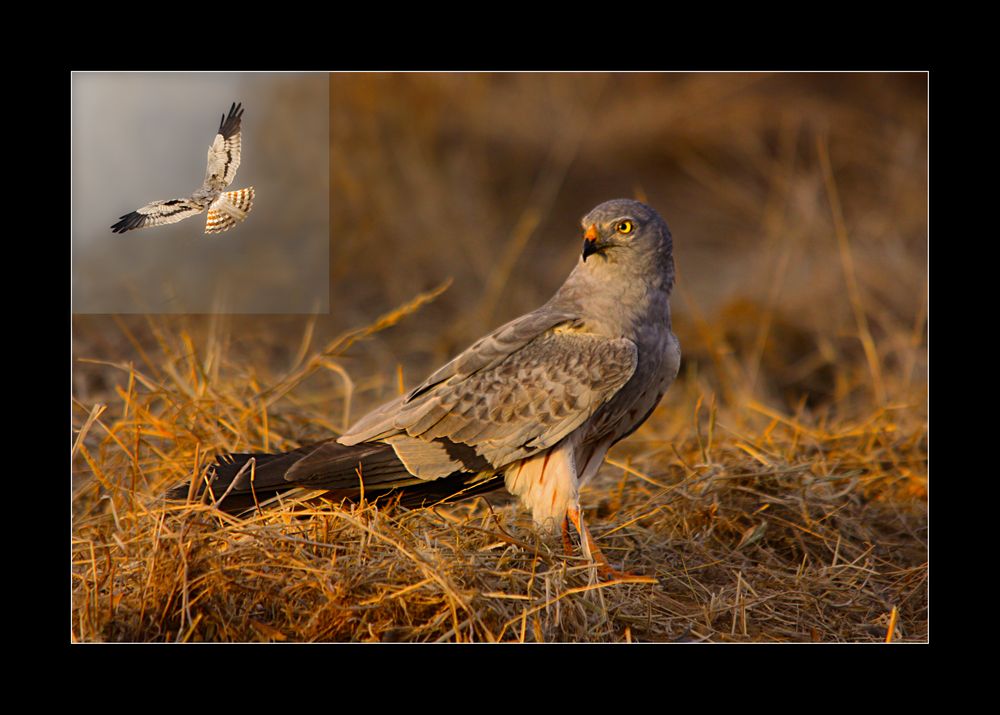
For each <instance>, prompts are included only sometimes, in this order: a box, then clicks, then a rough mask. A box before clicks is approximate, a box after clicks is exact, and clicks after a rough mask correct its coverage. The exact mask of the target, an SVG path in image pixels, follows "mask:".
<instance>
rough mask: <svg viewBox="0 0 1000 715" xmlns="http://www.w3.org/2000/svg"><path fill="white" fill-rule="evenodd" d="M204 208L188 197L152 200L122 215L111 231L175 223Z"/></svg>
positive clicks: (119, 231)
mask: <svg viewBox="0 0 1000 715" xmlns="http://www.w3.org/2000/svg"><path fill="white" fill-rule="evenodd" d="M204 210H205V207H204V206H203V205H201V204H198V203H195V202H194V201H191V200H190V199H170V200H169V201H154V202H153V203H151V204H146V205H145V206H143V207H142V208H141V209H136V210H135V211H133V212H131V213H127V214H125V215H124V216H122V217H121V218H120V219H119V220H118V223H115V224H113V225H112V226H111V232H112V233H125V232H126V231H131V230H133V229H136V228H145V227H146V226H159V225H160V224H164V223H177V222H178V221H183V220H184V219H186V218H188V217H190V216H195V215H197V214H200V213H201V212H202V211H204Z"/></svg>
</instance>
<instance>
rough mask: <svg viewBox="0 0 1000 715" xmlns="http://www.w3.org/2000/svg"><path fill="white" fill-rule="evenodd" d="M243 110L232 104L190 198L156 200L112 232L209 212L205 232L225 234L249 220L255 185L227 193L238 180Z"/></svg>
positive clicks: (171, 221) (126, 215)
mask: <svg viewBox="0 0 1000 715" xmlns="http://www.w3.org/2000/svg"><path fill="white" fill-rule="evenodd" d="M242 118H243V107H242V105H240V104H237V103H235V102H234V103H233V105H232V106H231V107H230V108H229V114H228V115H227V114H223V115H222V119H221V120H220V121H219V131H218V133H217V134H216V135H215V139H214V140H213V141H212V145H211V146H210V147H209V148H208V157H207V166H206V169H205V180H204V182H203V183H202V185H201V187H200V188H199V189H197V190H196V191H195V192H194V193H192V194H191V196H189V197H188V198H183V199H169V200H167V201H153V202H151V203H148V204H146V205H145V206H143V207H141V208H138V209H136V210H135V211H132V212H130V213H127V214H125V215H123V216H121V217H120V218H119V220H118V222H117V223H115V224H113V225H112V226H111V232H112V233H125V232H126V231H132V230H134V229H138V228H146V227H148V226H160V225H163V224H167V223H176V222H178V221H182V220H184V219H186V218H189V217H191V216H196V215H197V214H200V213H202V212H204V211H206V210H207V211H208V216H207V220H206V223H205V233H218V232H221V231H226V230H228V229H229V228H231V227H232V226H235V225H236V223H237V222H239V221H242V220H243V219H245V218H246V215H247V214H248V213H249V212H250V209H251V208H252V207H253V198H254V190H253V187H252V186H249V187H247V188H245V189H238V190H236V191H225V189H226V187H228V186H229V185H230V184H232V183H233V179H235V178H236V170H237V169H238V168H239V166H240V155H241V153H242V139H241V137H242Z"/></svg>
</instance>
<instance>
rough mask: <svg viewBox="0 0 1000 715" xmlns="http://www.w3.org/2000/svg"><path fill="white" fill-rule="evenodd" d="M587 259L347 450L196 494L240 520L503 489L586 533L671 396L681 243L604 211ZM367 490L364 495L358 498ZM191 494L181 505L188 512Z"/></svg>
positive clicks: (619, 203)
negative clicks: (262, 511)
mask: <svg viewBox="0 0 1000 715" xmlns="http://www.w3.org/2000/svg"><path fill="white" fill-rule="evenodd" d="M582 228H583V239H584V240H583V249H582V251H581V255H580V258H579V259H578V261H577V263H576V267H575V268H574V269H573V271H572V272H571V273H570V275H569V277H568V278H567V279H566V281H565V283H563V285H562V286H561V287H560V288H559V289H558V290H557V291H556V293H555V295H554V296H552V298H551V299H550V300H549V301H548V302H547V303H545V305H543V306H541V307H540V308H538V309H537V310H534V311H532V312H530V313H528V314H526V315H523V316H521V317H520V318H517V319H515V320H512V321H511V322H509V323H507V324H506V325H503V326H501V327H499V328H497V329H496V330H494V331H493V332H492V333H490V334H489V335H486V336H485V337H483V338H481V339H480V340H478V341H476V342H475V343H473V344H472V346H471V347H469V348H468V349H467V350H465V351H464V352H462V353H461V354H460V355H458V356H457V357H456V358H455V359H453V360H452V361H451V362H449V363H447V364H445V365H444V366H443V367H441V368H439V369H438V370H436V371H435V372H434V373H433V374H431V375H430V377H428V378H427V379H426V380H424V382H422V383H421V384H420V385H418V386H417V387H416V388H414V389H412V390H410V391H409V392H408V393H406V394H405V395H401V396H399V397H397V398H396V399H394V400H392V401H390V402H388V403H386V404H384V405H382V406H381V407H379V408H377V409H375V410H374V411H372V412H369V413H368V414H367V415H365V416H364V417H362V418H361V419H360V420H359V421H357V422H356V423H355V424H354V425H353V426H351V427H350V428H349V429H348V430H347V432H345V433H344V434H342V435H341V436H340V437H339V438H336V439H329V440H326V441H322V442H319V443H315V444H311V445H307V446H303V447H300V448H298V449H295V450H292V451H290V452H285V453H282V454H232V455H227V456H225V457H220V458H219V459H218V460H217V462H216V464H215V465H213V467H212V469H211V470H210V471H209V472H208V475H207V477H206V479H205V480H204V483H202V484H199V485H196V487H197V489H196V491H197V493H199V494H200V495H204V494H208V495H209V498H210V499H211V500H212V501H213V502H214V503H215V504H216V505H217V506H218V507H219V508H221V509H223V510H225V511H228V512H232V513H239V512H242V511H246V510H249V509H253V508H254V506H255V505H259V504H260V502H261V501H263V500H265V499H267V498H270V497H273V496H275V495H278V494H281V493H282V492H284V491H287V490H289V489H291V488H293V487H305V488H308V489H317V490H324V491H327V492H328V493H329V494H330V496H333V497H334V498H342V497H348V498H350V497H357V496H358V495H359V493H360V487H362V486H363V489H364V495H365V497H366V498H367V499H369V500H372V499H374V498H376V497H377V496H380V495H386V494H390V493H391V494H392V495H397V494H398V495H400V502H401V503H402V504H404V505H407V506H419V505H421V504H427V503H433V502H434V501H438V500H442V499H449V500H450V499H452V498H455V497H456V495H458V498H464V497H468V496H473V495H475V494H480V493H482V492H485V491H490V490H492V489H495V488H497V487H499V486H502V485H505V486H506V488H507V489H508V490H509V491H510V492H511V493H513V494H515V495H517V496H518V497H519V498H520V501H521V503H522V504H523V505H524V506H525V507H527V508H528V509H530V510H531V513H532V517H533V520H534V522H535V524H536V525H537V526H538V527H540V528H542V529H546V530H552V531H555V529H558V528H559V527H560V526H561V528H562V534H563V540H564V546H565V547H566V549H567V550H569V549H570V548H571V547H570V545H569V544H570V542H569V539H568V533H569V531H568V525H569V524H570V523H571V524H572V525H573V526H574V528H575V529H576V530H577V532H578V533H579V535H580V542H581V545H582V547H583V550H584V552H585V553H586V554H587V555H588V557H590V558H591V560H592V561H595V562H596V565H597V566H598V567H599V572H600V573H601V575H603V576H606V575H608V574H611V575H617V574H618V572H617V571H615V569H613V568H611V566H610V565H609V564H608V562H607V560H606V559H605V558H604V556H603V555H602V554H601V552H600V549H599V548H598V547H597V545H596V544H594V543H593V540H592V538H591V536H590V534H589V531H588V530H587V528H586V525H585V524H584V522H583V517H582V513H581V510H580V500H579V491H580V488H581V486H583V485H584V484H585V483H586V482H587V481H588V480H590V479H591V478H593V477H594V475H595V474H596V473H597V471H598V469H599V468H600V466H601V464H602V462H603V461H604V456H605V454H606V453H607V451H608V449H609V448H610V447H611V446H612V445H613V444H615V443H616V442H618V441H620V440H622V439H624V438H625V437H627V436H629V435H630V434H632V433H633V432H634V431H635V430H636V429H638V428H639V426H640V425H641V424H642V423H643V422H645V421H646V419H647V418H648V417H649V415H650V414H651V413H652V412H653V409H654V408H655V407H656V405H657V404H658V403H659V401H660V398H662V397H663V394H664V392H665V391H666V390H667V388H668V387H669V386H670V384H671V383H672V382H673V380H674V378H675V377H676V375H677V371H678V368H679V366H680V344H679V343H678V341H677V338H676V337H675V336H674V334H673V333H672V332H671V322H670V293H671V290H672V288H673V284H674V261H673V242H672V238H671V235H670V231H669V229H668V228H667V224H666V223H665V222H664V221H663V219H662V218H661V217H660V215H659V214H658V213H657V212H656V211H655V210H654V209H652V208H651V207H649V206H647V205H645V204H642V203H639V202H638V201H632V200H627V199H618V200H613V201H607V202H605V203H602V204H600V205H599V206H597V207H596V208H594V209H593V210H592V211H590V213H588V214H587V215H586V216H585V217H584V218H583V220H582ZM359 481H360V482H361V484H359ZM189 488H190V485H187V484H185V485H183V486H180V487H177V488H175V489H173V490H172V491H171V492H170V496H171V497H172V498H181V499H183V498H186V497H187V495H188V492H189Z"/></svg>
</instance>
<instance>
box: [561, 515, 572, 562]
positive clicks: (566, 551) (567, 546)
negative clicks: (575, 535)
mask: <svg viewBox="0 0 1000 715" xmlns="http://www.w3.org/2000/svg"><path fill="white" fill-rule="evenodd" d="M562 542H563V555H564V556H572V555H573V542H572V541H570V540H569V515H568V514H567V515H566V516H564V517H563V521H562Z"/></svg>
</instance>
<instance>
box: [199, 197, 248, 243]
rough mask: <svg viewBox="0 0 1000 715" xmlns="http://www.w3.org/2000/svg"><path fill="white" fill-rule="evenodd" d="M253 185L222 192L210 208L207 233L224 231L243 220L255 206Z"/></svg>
mask: <svg viewBox="0 0 1000 715" xmlns="http://www.w3.org/2000/svg"><path fill="white" fill-rule="evenodd" d="M253 197H254V193H253V187H252V186H248V187H247V188H245V189H237V190H236V191H226V192H225V193H223V194H221V195H220V196H219V198H218V199H216V200H215V202H214V203H213V204H212V208H210V209H209V210H208V218H207V220H206V221H205V233H222V232H223V231H228V230H229V229H231V228H232V227H233V226H235V225H236V224H237V223H239V222H240V221H242V220H243V219H245V218H246V217H247V214H248V213H250V209H252V208H253Z"/></svg>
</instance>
